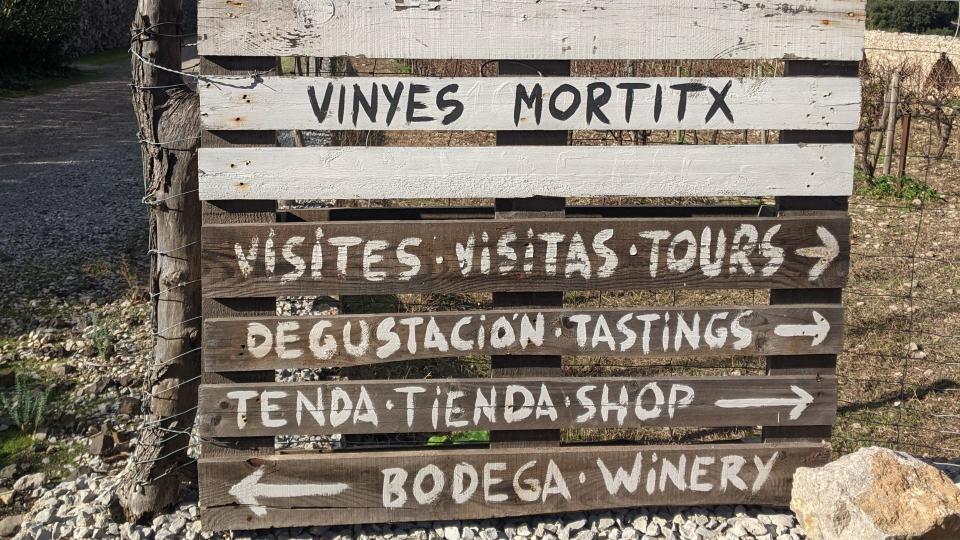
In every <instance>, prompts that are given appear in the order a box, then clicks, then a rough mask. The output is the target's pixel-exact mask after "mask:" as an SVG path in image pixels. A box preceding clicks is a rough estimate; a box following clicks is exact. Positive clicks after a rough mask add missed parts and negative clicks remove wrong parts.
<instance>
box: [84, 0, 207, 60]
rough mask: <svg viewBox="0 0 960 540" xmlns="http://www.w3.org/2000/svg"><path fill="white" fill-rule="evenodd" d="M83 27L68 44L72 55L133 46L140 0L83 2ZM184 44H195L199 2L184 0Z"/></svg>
mask: <svg viewBox="0 0 960 540" xmlns="http://www.w3.org/2000/svg"><path fill="white" fill-rule="evenodd" d="M80 2H81V4H82V5H83V8H82V9H81V13H80V27H79V29H78V30H77V32H76V34H75V37H74V39H73V40H72V41H70V42H69V43H68V44H67V50H68V51H69V52H70V54H71V55H74V56H83V55H87V54H93V53H97V52H100V51H105V50H108V49H115V48H118V47H123V48H126V47H129V46H130V26H131V24H132V23H133V15H134V13H135V12H136V9H137V0H80ZM183 19H184V20H183V26H184V29H183V33H184V34H187V35H185V36H184V40H183V41H184V43H185V44H187V43H195V42H196V36H194V35H191V34H195V33H196V31H197V0H183Z"/></svg>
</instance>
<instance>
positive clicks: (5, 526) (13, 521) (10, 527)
mask: <svg viewBox="0 0 960 540" xmlns="http://www.w3.org/2000/svg"><path fill="white" fill-rule="evenodd" d="M22 523H23V514H18V515H15V516H7V517H5V518H3V519H2V520H0V538H10V537H11V536H13V535H15V534H17V532H18V531H19V530H20V524H22Z"/></svg>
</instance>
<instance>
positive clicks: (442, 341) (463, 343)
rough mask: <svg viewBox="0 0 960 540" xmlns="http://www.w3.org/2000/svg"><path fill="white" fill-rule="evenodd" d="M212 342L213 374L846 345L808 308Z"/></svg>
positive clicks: (808, 350) (415, 318) (307, 323)
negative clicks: (459, 359) (441, 359)
mask: <svg viewBox="0 0 960 540" xmlns="http://www.w3.org/2000/svg"><path fill="white" fill-rule="evenodd" d="M364 329H366V330H364ZM204 335H205V336H206V344H207V351H206V355H205V369H207V370H210V371H251V370H253V371H255V370H263V369H278V368H281V367H282V368H301V367H302V368H329V367H343V366H354V365H366V364H379V363H386V362H396V361H400V360H412V359H417V358H436V357H438V356H451V357H454V356H474V355H488V354H526V355H532V354H536V355H569V356H601V355H602V356H613V357H623V358H663V357H673V356H721V355H738V356H745V355H771V354H776V355H797V354H804V355H806V354H835V353H837V352H839V351H840V349H841V345H842V343H843V308H842V307H841V306H837V305H807V304H804V305H792V306H784V307H768V306H720V307H697V308H661V307H658V308H647V307H637V308H630V309H572V308H568V309H536V308H532V309H527V308H520V309H516V310H488V311H462V312H439V313H390V314H374V315H330V316H318V317H273V316H268V317H235V318H228V319H208V320H207V321H205V323H204ZM514 361H516V359H514ZM505 363H507V364H508V365H509V361H507V362H505Z"/></svg>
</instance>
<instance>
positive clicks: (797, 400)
mask: <svg viewBox="0 0 960 540" xmlns="http://www.w3.org/2000/svg"><path fill="white" fill-rule="evenodd" d="M790 390H792V391H793V393H794V394H795V395H796V396H797V397H792V398H744V399H718V400H717V401H716V402H714V405H716V406H717V407H720V408H721V409H748V408H755V407H793V408H792V409H790V419H791V420H796V419H797V418H800V415H801V414H803V411H805V410H806V409H807V406H808V405H810V404H811V403H813V396H811V395H810V394H809V393H808V392H807V391H806V390H804V389H803V388H800V387H799V386H795V385H792V386H790Z"/></svg>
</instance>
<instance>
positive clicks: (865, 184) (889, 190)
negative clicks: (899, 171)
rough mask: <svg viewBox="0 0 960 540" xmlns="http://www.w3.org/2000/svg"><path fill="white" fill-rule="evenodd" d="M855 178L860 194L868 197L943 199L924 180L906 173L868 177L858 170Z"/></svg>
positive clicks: (907, 199)
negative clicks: (858, 184)
mask: <svg viewBox="0 0 960 540" xmlns="http://www.w3.org/2000/svg"><path fill="white" fill-rule="evenodd" d="M857 179H858V180H859V181H860V190H859V191H860V194H861V195H866V196H868V197H874V198H877V199H900V200H905V201H912V200H915V199H920V200H922V201H929V200H942V199H943V196H942V195H940V193H939V192H938V191H937V190H936V189H934V188H933V187H931V186H930V185H929V184H927V183H926V182H923V181H921V180H916V179H914V178H912V177H910V176H906V175H904V176H896V175H882V176H876V177H874V178H870V177H868V176H867V175H865V174H863V173H860V172H859V171H858V172H857Z"/></svg>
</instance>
